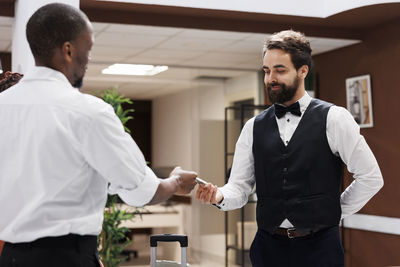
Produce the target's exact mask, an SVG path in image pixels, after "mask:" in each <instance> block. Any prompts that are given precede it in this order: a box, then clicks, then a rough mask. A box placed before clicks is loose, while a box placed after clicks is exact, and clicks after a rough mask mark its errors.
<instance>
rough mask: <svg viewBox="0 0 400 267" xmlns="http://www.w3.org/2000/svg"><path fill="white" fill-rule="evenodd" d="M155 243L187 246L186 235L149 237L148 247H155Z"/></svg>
mask: <svg viewBox="0 0 400 267" xmlns="http://www.w3.org/2000/svg"><path fill="white" fill-rule="evenodd" d="M157 242H179V243H180V244H181V247H187V246H188V237H187V235H175V234H162V235H151V236H150V247H157Z"/></svg>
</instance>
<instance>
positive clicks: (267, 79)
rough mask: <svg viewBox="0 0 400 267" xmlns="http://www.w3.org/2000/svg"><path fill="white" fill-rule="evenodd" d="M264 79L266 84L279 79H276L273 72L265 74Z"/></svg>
mask: <svg viewBox="0 0 400 267" xmlns="http://www.w3.org/2000/svg"><path fill="white" fill-rule="evenodd" d="M264 81H265V84H269V83H276V82H278V80H277V79H276V75H275V74H273V73H270V74H269V75H265V79H264Z"/></svg>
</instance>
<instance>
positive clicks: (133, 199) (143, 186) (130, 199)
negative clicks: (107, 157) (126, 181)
mask: <svg viewBox="0 0 400 267" xmlns="http://www.w3.org/2000/svg"><path fill="white" fill-rule="evenodd" d="M159 184H160V179H158V178H157V176H156V175H155V174H154V172H153V171H152V170H151V169H150V168H149V167H146V174H145V176H144V178H143V180H142V182H141V183H140V184H139V185H138V186H137V187H136V188H135V189H133V190H126V189H122V188H113V186H112V185H111V186H110V188H109V191H110V193H117V194H118V195H119V196H120V198H121V199H122V200H123V201H124V202H125V203H126V204H128V205H131V206H135V207H140V206H144V205H146V204H147V203H149V202H150V200H151V199H152V198H153V196H154V194H155V193H156V191H157V188H158V185H159Z"/></svg>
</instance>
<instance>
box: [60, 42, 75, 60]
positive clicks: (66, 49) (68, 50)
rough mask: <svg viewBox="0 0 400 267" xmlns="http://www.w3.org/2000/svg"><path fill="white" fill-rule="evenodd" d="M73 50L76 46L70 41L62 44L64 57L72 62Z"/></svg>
mask: <svg viewBox="0 0 400 267" xmlns="http://www.w3.org/2000/svg"><path fill="white" fill-rule="evenodd" d="M73 50H74V47H73V45H72V44H71V43H70V42H65V43H64V44H63V45H62V48H61V51H62V54H63V57H64V59H65V60H66V61H67V62H71V61H72V54H73Z"/></svg>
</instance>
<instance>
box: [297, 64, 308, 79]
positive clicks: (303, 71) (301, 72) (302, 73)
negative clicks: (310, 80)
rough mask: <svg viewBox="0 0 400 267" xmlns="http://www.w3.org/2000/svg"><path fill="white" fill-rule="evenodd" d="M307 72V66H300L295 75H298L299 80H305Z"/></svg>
mask: <svg viewBox="0 0 400 267" xmlns="http://www.w3.org/2000/svg"><path fill="white" fill-rule="evenodd" d="M308 71H309V69H308V66H307V65H303V66H301V67H300V68H299V70H298V71H297V73H298V75H299V77H300V78H303V79H305V78H306V77H307V74H308Z"/></svg>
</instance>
